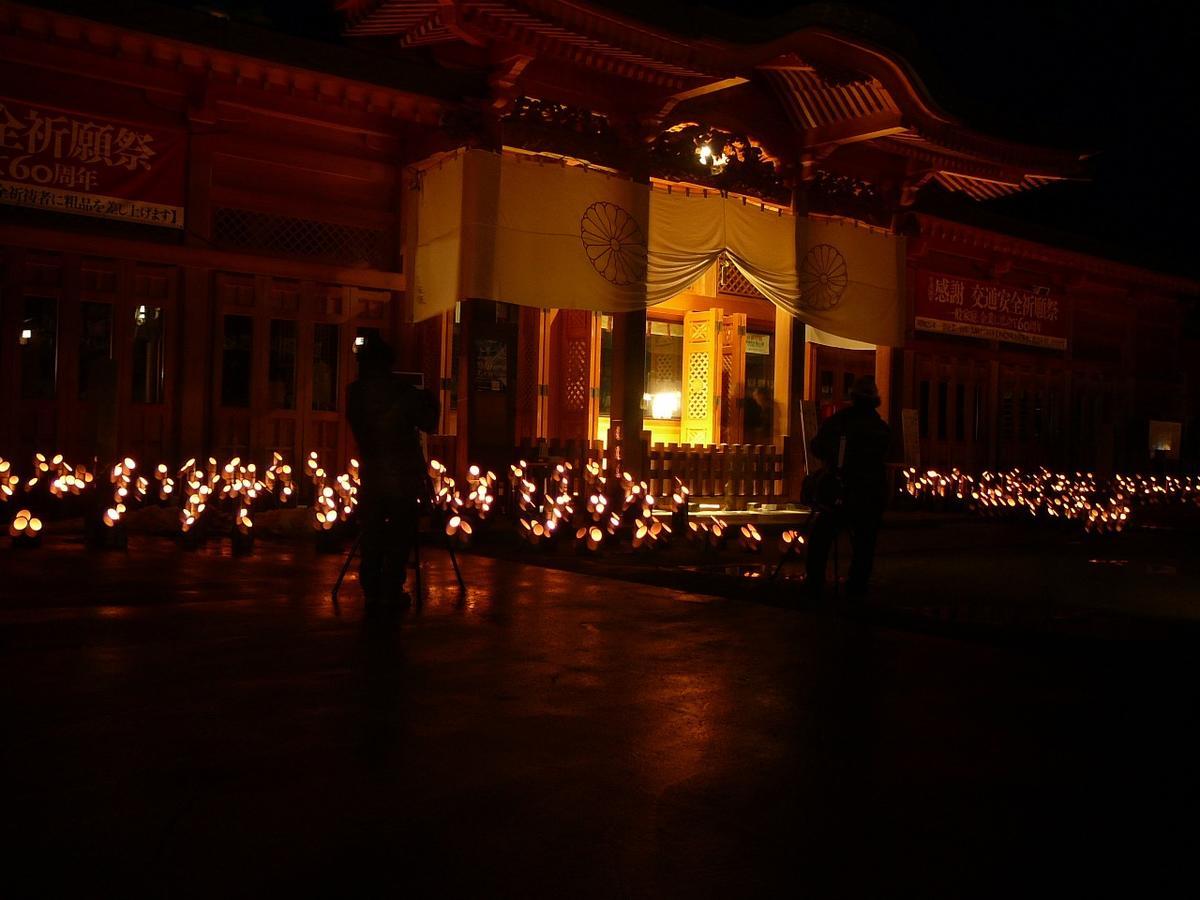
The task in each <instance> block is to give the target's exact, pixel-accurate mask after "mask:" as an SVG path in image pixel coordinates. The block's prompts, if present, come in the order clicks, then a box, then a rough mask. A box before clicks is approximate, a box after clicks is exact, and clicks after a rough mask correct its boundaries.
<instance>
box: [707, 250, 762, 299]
mask: <svg viewBox="0 0 1200 900" xmlns="http://www.w3.org/2000/svg"><path fill="white" fill-rule="evenodd" d="M717 290H718V291H719V292H720V293H722V294H733V295H734V296H735V297H752V298H754V299H758V298H760V297H762V294H761V293H760V292H759V290H758V288H756V287H755V286H754V285H752V284H751V283H750V282H749V281H747V280H746V276H745V275H743V274H742V273H741V271H740V270H739V269H738V267H737V266H735V265H734V264H733V260H731V259H730V258H729V257H728V256H726V255H725V254H724V253H722V254H721V260H720V263H719V264H718V266H717Z"/></svg>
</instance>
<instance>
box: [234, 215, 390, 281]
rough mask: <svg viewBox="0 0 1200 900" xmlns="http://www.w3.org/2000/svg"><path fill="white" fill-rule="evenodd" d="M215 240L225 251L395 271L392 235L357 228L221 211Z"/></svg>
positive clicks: (377, 230)
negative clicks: (389, 236)
mask: <svg viewBox="0 0 1200 900" xmlns="http://www.w3.org/2000/svg"><path fill="white" fill-rule="evenodd" d="M213 240H214V241H215V242H216V243H217V244H218V245H220V246H222V247H228V248H230V249H235V250H248V251H251V252H257V253H270V254H278V255H282V256H300V257H305V258H308V259H320V260H324V261H326V262H331V263H339V264H342V265H361V264H363V263H365V264H367V265H369V266H371V267H372V268H375V269H389V268H391V261H392V254H391V247H390V244H389V241H388V232H387V231H386V230H385V229H379V228H353V227H351V226H349V225H336V224H334V223H332V222H318V221H317V220H315V219H298V218H294V217H292V216H279V215H273V214H271V213H261V212H251V211H250V210H245V209H233V208H231V207H218V208H217V210H216V212H215V214H214V216H213Z"/></svg>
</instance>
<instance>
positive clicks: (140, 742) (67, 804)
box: [0, 538, 1200, 898]
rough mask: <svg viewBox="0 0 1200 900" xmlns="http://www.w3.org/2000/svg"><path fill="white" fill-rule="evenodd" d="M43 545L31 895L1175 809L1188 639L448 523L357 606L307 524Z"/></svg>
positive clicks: (628, 853) (15, 775) (1127, 848)
mask: <svg viewBox="0 0 1200 900" xmlns="http://www.w3.org/2000/svg"><path fill="white" fill-rule="evenodd" d="M38 553H39V554H40V555H38V556H35V555H34V554H32V553H29V554H23V555H18V554H14V553H11V552H7V551H5V552H4V553H3V555H2V556H0V566H3V583H2V585H0V642H2V643H0V646H3V650H4V652H3V654H0V703H2V704H3V706H2V708H3V710H4V722H5V739H4V741H3V742H2V743H0V771H3V772H4V773H5V776H6V783H5V798H6V799H5V804H6V816H5V825H4V826H3V828H4V833H3V835H2V838H3V840H4V846H5V847H6V848H7V849H8V850H9V851H10V859H12V860H14V861H15V862H16V865H15V867H14V868H13V869H12V871H13V872H15V874H14V875H11V876H10V879H9V880H10V882H11V881H13V880H15V879H19V878H23V877H28V876H32V877H34V878H36V879H37V880H38V886H39V887H40V890H39V893H41V894H50V895H53V894H56V893H60V892H61V891H62V890H66V889H68V888H75V889H80V888H83V889H88V890H89V893H95V892H96V889H97V887H98V886H99V885H105V886H108V885H114V886H120V889H121V890H123V891H124V892H125V893H128V894H141V893H152V894H155V895H157V896H173V897H174V896H205V897H211V896H217V895H220V896H225V895H229V894H234V895H245V894H260V895H261V894H277V893H281V892H283V891H288V890H292V891H301V892H303V893H305V894H312V893H325V894H331V893H333V892H335V891H336V892H339V893H343V894H344V893H347V892H351V891H353V892H355V893H360V892H363V891H362V890H360V888H362V887H363V886H364V885H367V884H369V885H370V886H371V889H372V890H373V891H375V892H379V891H387V890H397V889H403V888H409V889H417V890H418V896H420V895H424V894H431V893H434V892H436V893H437V894H438V895H441V896H447V897H457V896H478V897H499V896H512V897H572V898H575V897H647V898H649V897H689V898H695V897H752V896H763V897H780V896H797V895H801V894H812V895H816V896H895V895H897V894H899V893H906V892H908V889H913V890H917V889H919V890H920V891H921V892H922V894H923V895H925V896H928V895H953V896H977V895H978V894H979V893H990V892H991V890H986V891H981V890H979V889H978V888H979V886H980V882H981V880H982V881H983V882H984V883H985V885H986V886H987V887H989V888H994V889H999V888H1002V887H1005V886H1015V885H1018V884H1020V885H1023V886H1025V887H1028V873H1029V872H1034V871H1036V872H1038V873H1039V884H1040V885H1044V886H1051V885H1053V886H1056V887H1058V888H1059V889H1060V890H1061V889H1064V888H1066V887H1067V886H1070V888H1071V890H1072V892H1073V893H1077V892H1078V891H1080V890H1083V889H1084V888H1083V886H1084V885H1086V884H1087V883H1088V881H1089V878H1097V877H1098V875H1099V869H1098V868H1097V867H1096V866H1095V864H1094V861H1095V860H1097V859H1109V860H1132V859H1134V858H1135V855H1134V854H1135V851H1136V849H1137V847H1138V846H1139V845H1140V842H1141V841H1144V840H1147V839H1148V838H1149V837H1150V836H1151V835H1153V836H1154V839H1155V840H1156V841H1159V840H1160V836H1159V834H1158V831H1159V830H1161V831H1163V832H1164V833H1163V835H1162V836H1161V843H1158V844H1156V846H1157V847H1158V848H1159V849H1160V850H1162V851H1163V852H1164V853H1167V854H1168V857H1169V853H1170V851H1171V847H1172V843H1171V842H1172V841H1174V842H1176V843H1177V842H1178V841H1179V840H1180V833H1179V832H1178V831H1170V832H1168V830H1167V829H1166V828H1165V827H1164V828H1162V829H1158V828H1157V824H1158V823H1165V822H1168V821H1172V820H1173V818H1174V816H1173V815H1172V813H1174V812H1183V811H1184V810H1183V806H1182V805H1183V804H1184V802H1185V800H1184V798H1185V797H1186V796H1187V790H1186V789H1187V788H1189V787H1190V786H1194V784H1195V778H1194V775H1193V774H1192V773H1193V770H1194V764H1193V759H1194V753H1195V749H1196V743H1195V740H1194V725H1195V711H1196V710H1197V709H1200V706H1198V705H1197V704H1196V703H1195V700H1196V696H1195V694H1196V691H1195V688H1194V686H1193V685H1194V682H1195V679H1194V678H1193V677H1191V674H1190V672H1191V659H1192V654H1191V647H1190V646H1189V645H1178V644H1176V643H1173V642H1165V643H1155V644H1153V645H1142V644H1135V643H1126V644H1122V645H1120V646H1115V647H1114V646H1112V645H1109V644H1104V645H1096V646H1091V645H1084V646H1078V645H1065V646H1056V647H1054V648H1050V649H1044V648H1043V649H1038V648H1029V647H1024V646H1017V647H1007V646H1004V645H1002V644H991V643H977V642H965V641H958V640H947V639H944V638H940V637H935V636H930V635H924V634H918V633H913V632H909V631H897V630H892V629H890V628H887V627H867V626H864V625H861V624H859V623H855V622H851V621H847V620H845V619H842V618H839V617H837V616H832V615H819V614H813V613H812V612H808V611H797V610H795V609H787V608H779V607H773V606H770V605H766V604H761V603H752V602H746V601H744V600H741V599H738V598H726V599H719V598H715V597H711V596H705V595H702V594H697V593H691V594H688V593H679V592H675V591H670V590H667V589H664V588H658V587H650V586H646V585H634V584H630V583H627V582H621V581H614V580H608V579H603V578H597V577H592V576H584V575H579V574H573V573H569V572H561V571H552V570H548V569H543V568H535V567H531V566H524V565H520V564H516V563H512V562H503V561H498V560H492V559H484V558H480V557H464V558H463V560H462V562H463V572H464V576H465V577H466V579H467V584H468V589H467V591H466V593H465V594H462V593H460V592H459V591H458V589H457V587H456V586H455V585H454V583H453V575H452V573H451V571H450V568H449V565H448V564H447V561H446V559H445V558H444V557H443V556H442V555H441V554H440V553H439V552H433V553H430V554H428V557H429V567H428V570H427V578H426V584H427V586H428V589H429V590H428V596H427V597H426V598H425V600H424V602H423V603H422V604H421V605H420V606H419V607H414V608H413V609H411V610H408V611H403V612H399V611H398V612H396V613H395V614H393V615H390V616H381V617H376V618H373V619H371V620H370V621H365V620H364V617H363V615H362V606H361V602H360V595H359V593H358V590H357V585H356V584H355V583H354V581H353V580H351V581H349V582H348V584H347V587H346V588H345V592H344V594H343V600H342V603H341V609H340V614H339V611H337V610H335V609H334V607H333V604H332V603H331V601H330V597H329V589H330V587H331V586H332V583H333V581H334V578H335V577H336V575H337V571H338V568H339V566H340V564H341V558H340V557H337V556H331V555H318V554H316V553H314V552H311V550H310V549H308V548H304V549H301V548H300V547H299V546H283V545H279V546H275V545H271V544H266V543H263V544H260V546H259V548H258V550H257V552H256V554H255V556H253V557H251V558H248V559H237V560H234V559H232V558H230V557H228V556H227V555H225V554H222V553H219V552H217V551H215V550H213V551H205V552H200V553H187V552H183V551H180V550H178V549H176V548H175V547H174V545H172V544H170V543H168V542H166V541H156V540H153V539H138V538H134V539H133V540H131V542H130V548H129V554H128V557H126V556H125V555H124V554H116V553H114V554H102V553H85V552H83V551H82V550H81V549H80V548H78V547H75V546H72V545H69V544H62V543H59V544H53V543H51V544H50V545H49V546H47V547H46V548H44V549H43V550H42V551H38ZM1175 805H1178V806H1179V807H1180V808H1179V809H1177V810H1176V809H1173V806H1175ZM1088 861H1092V862H1090V863H1089V862H1088ZM1085 864H1086V865H1085ZM1089 866H1090V868H1089ZM1155 871H1156V872H1161V871H1162V870H1161V869H1160V868H1156V870H1155ZM1103 874H1104V875H1105V876H1106V877H1107V875H1108V874H1109V872H1108V871H1105V872H1104V873H1103Z"/></svg>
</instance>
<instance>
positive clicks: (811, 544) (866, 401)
mask: <svg viewBox="0 0 1200 900" xmlns="http://www.w3.org/2000/svg"><path fill="white" fill-rule="evenodd" d="M850 401H851V404H850V406H849V407H848V408H846V409H843V410H840V411H839V412H836V413H834V414H833V415H832V416H830V417H829V418H828V419H826V420H825V422H824V423H823V424H822V425H821V427H820V429H819V430H818V431H817V436H816V437H815V438H813V441H812V445H811V447H812V452H813V454H814V455H815V456H816V457H817V458H818V459H819V460H821V462H822V464H823V465H824V469H823V474H822V475H820V476H819V477H818V478H817V479H816V486H815V488H814V494H815V496H814V498H813V500H814V506H815V507H816V515H817V518H816V519H815V520H814V521H813V526H812V532H811V533H810V535H809V540H808V586H809V590H810V591H811V592H812V593H813V594H814V595H819V594H820V591H821V589H822V587H823V586H824V583H825V566H826V563H827V561H828V559H829V551H830V549H831V548H832V546H833V542H834V540H836V538H837V532H838V529H839V528H841V527H845V528H846V530H847V531H849V533H850V546H851V550H852V557H851V561H850V574H849V576H848V577H847V579H846V592H847V594H850V595H852V596H858V597H861V596H862V595H863V594H864V593H866V590H867V583H868V581H869V580H870V578H871V565H872V563H873V562H874V559H875V541H876V538H877V537H878V535H879V523H880V520H881V519H882V518H883V508H884V506H886V505H887V469H886V466H885V462H886V458H887V453H888V446H889V437H890V429H889V428H888V425H887V423H886V422H884V421H883V419H881V418H880V416H879V413H878V412H876V411H875V410H876V408H877V407H878V406H879V389H878V388H877V387H876V386H875V379H874V378H869V377H864V378H859V379H858V380H857V381H856V382H854V386H853V387H852V388H851V389H850ZM843 440H844V443H843Z"/></svg>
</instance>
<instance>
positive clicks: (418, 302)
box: [411, 152, 463, 322]
mask: <svg viewBox="0 0 1200 900" xmlns="http://www.w3.org/2000/svg"><path fill="white" fill-rule="evenodd" d="M417 179H418V181H417V184H418V190H419V194H418V196H417V217H418V218H417V251H416V259H415V260H414V261H413V265H412V267H411V271H412V280H413V283H412V298H413V321H417V322H419V321H420V320H422V319H428V318H430V317H431V316H436V315H439V314H441V313H444V312H446V311H448V310H452V309H454V304H455V303H456V302H457V301H458V300H459V298H460V296H461V295H460V291H459V283H460V273H461V269H462V260H463V252H462V239H463V225H462V213H463V154H462V152H458V153H455V154H453V155H452V156H448V157H445V158H443V159H441V160H438V161H437V162H434V163H432V164H431V165H429V166H426V167H423V168H419V169H418V170H417Z"/></svg>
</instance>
